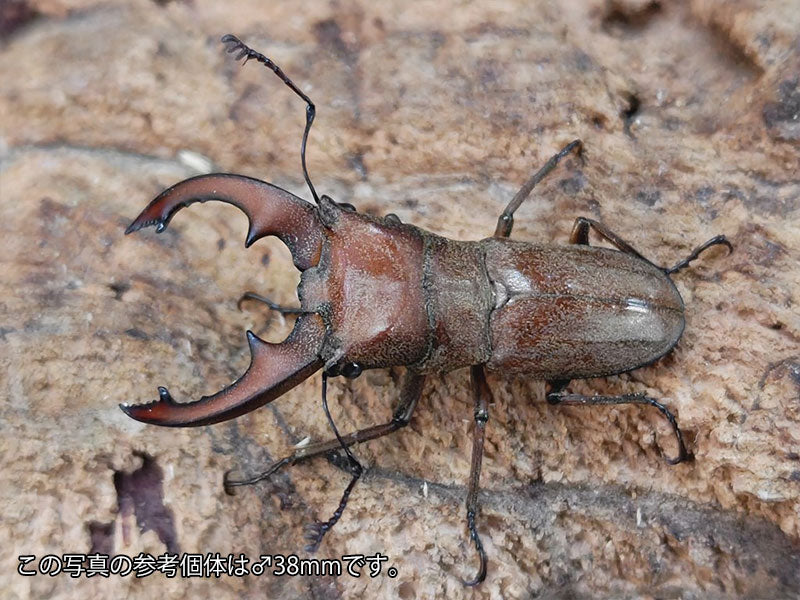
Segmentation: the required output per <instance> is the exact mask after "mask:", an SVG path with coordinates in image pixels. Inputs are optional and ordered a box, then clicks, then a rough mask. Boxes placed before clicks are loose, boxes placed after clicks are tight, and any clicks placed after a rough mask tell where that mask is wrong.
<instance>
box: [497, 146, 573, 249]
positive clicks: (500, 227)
mask: <svg viewBox="0 0 800 600" xmlns="http://www.w3.org/2000/svg"><path fill="white" fill-rule="evenodd" d="M576 148H577V152H578V154H580V153H581V152H582V151H583V142H581V141H580V140H573V141H571V142H570V143H569V144H567V145H566V146H564V147H563V148H562V149H561V150H560V151H559V152H558V154H556V155H555V156H553V157H551V158H550V160H548V161H547V162H546V163H545V165H544V166H543V167H542V168H541V169H539V170H538V171H537V172H536V173H534V174H533V176H532V177H531V178H530V179H528V181H526V182H525V183H524V184H522V187H521V188H520V189H519V191H518V192H517V193H516V194H514V197H513V198H512V199H511V202H509V203H508V205H507V206H506V208H505V210H504V211H503V213H502V214H501V215H500V216H499V217H498V218H497V227H496V228H495V230H494V237H499V238H506V237H508V236H510V235H511V229H512V228H513V227H514V213H515V212H516V211H517V209H518V208H519V207H520V205H521V204H522V203H523V202H524V201H525V199H526V198H527V197H528V196H530V194H531V192H532V191H533V188H534V187H536V184H537V183H539V182H540V181H541V180H542V179H544V178H545V177H546V176H547V174H548V173H550V171H552V170H553V169H555V168H556V165H557V164H558V163H559V162H561V159H562V158H564V157H565V156H566V155H567V154H569V153H570V152H572V151H573V150H574V149H576Z"/></svg>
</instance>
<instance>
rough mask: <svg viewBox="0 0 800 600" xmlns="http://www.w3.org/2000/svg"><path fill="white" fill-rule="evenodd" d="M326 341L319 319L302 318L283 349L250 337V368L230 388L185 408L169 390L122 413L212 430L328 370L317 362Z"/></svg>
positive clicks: (155, 422)
mask: <svg viewBox="0 0 800 600" xmlns="http://www.w3.org/2000/svg"><path fill="white" fill-rule="evenodd" d="M324 338H325V325H324V323H323V322H322V317H320V316H319V315H317V314H308V315H303V316H301V317H299V318H298V319H297V322H296V323H295V326H294V329H293V330H292V333H291V334H290V335H289V337H288V338H286V340H284V341H283V342H281V343H280V344H270V343H267V342H264V341H263V340H260V339H259V338H258V337H256V336H255V335H254V334H253V333H252V332H250V331H248V332H247V341H248V343H249V345H250V366H249V367H248V369H247V371H246V372H245V373H244V375H242V376H241V377H240V378H239V379H238V380H236V381H235V382H233V383H232V384H231V385H230V386H228V387H226V388H225V389H223V390H221V391H219V392H217V393H216V394H214V395H212V396H203V397H202V398H200V400H197V401H195V402H186V403H180V404H179V403H177V402H175V401H174V400H173V399H172V396H171V395H170V393H169V392H168V391H167V388H165V387H160V388H158V393H159V399H158V400H156V401H155V402H150V403H149V404H137V405H135V406H128V405H126V404H121V405H120V408H121V409H122V410H123V411H125V412H126V413H127V414H128V416H130V417H132V418H133V419H136V420H137V421H142V422H143V423H150V424H153V425H164V426H167V427H190V426H199V425H210V424H212V423H219V422H220V421H226V420H228V419H232V418H234V417H238V416H239V415H243V414H245V413H247V412H250V411H251V410H255V409H256V408H258V407H260V406H263V405H264V404H267V403H268V402H271V401H272V400H274V399H275V398H277V397H278V396H280V395H282V394H284V393H286V392H287V391H288V390H290V389H291V388H293V387H294V386H296V385H297V384H299V383H300V382H302V381H303V380H305V379H306V378H308V377H309V376H310V375H311V374H312V373H314V372H315V371H317V370H319V369H320V368H321V367H322V365H323V364H324V361H323V360H322V359H320V358H319V356H318V352H319V350H320V348H321V347H322V342H323V340H324Z"/></svg>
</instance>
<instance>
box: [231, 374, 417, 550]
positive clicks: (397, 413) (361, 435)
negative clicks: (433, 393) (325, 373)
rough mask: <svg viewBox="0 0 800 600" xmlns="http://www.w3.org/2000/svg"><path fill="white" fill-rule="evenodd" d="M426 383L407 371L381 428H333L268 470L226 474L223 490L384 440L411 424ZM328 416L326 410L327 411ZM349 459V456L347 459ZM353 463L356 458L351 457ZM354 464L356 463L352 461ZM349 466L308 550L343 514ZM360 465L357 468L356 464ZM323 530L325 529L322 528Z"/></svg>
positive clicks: (354, 470)
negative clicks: (340, 430) (323, 437)
mask: <svg viewBox="0 0 800 600" xmlns="http://www.w3.org/2000/svg"><path fill="white" fill-rule="evenodd" d="M424 383H425V377H424V376H423V375H418V374H416V373H412V372H410V371H409V372H407V373H406V376H405V379H404V380H403V383H402V386H401V389H400V401H399V402H398V404H397V407H396V408H395V410H394V413H393V415H392V419H391V420H390V421H389V422H387V423H383V424H380V425H373V426H372V427H365V428H364V429H359V430H358V431H354V432H352V433H350V434H348V435H344V436H340V435H339V433H338V431H337V430H336V428H335V426H334V433H336V437H335V438H333V439H330V440H326V441H323V442H317V443H315V444H309V445H308V446H303V447H301V448H297V449H296V450H295V451H294V452H293V453H292V454H290V455H289V456H285V457H284V458H282V459H280V460H278V461H276V462H274V463H273V464H272V465H270V467H269V468H268V469H267V470H266V471H264V472H262V473H259V474H258V475H255V476H254V477H250V478H248V479H242V480H231V479H228V473H226V474H225V491H226V492H228V493H229V494H232V493H233V488H234V487H238V486H243V485H252V484H254V483H258V482H259V481H263V480H264V479H267V478H269V477H270V476H272V475H273V474H274V473H276V472H277V471H279V470H280V469H281V468H283V467H285V466H287V465H294V464H297V463H299V462H301V461H304V460H308V459H310V458H314V457H315V456H322V455H327V454H330V453H332V452H335V451H337V450H338V449H340V448H348V447H349V446H352V445H354V444H360V443H362V442H366V441H369V440H374V439H377V438H379V437H383V436H384V435H388V434H390V433H393V432H395V431H397V430H398V429H401V428H403V427H405V426H406V425H408V424H409V422H410V421H411V415H412V414H413V412H414V409H415V408H416V406H417V402H418V401H419V399H420V396H421V395H422V388H423V384H424ZM326 414H327V411H326ZM348 458H349V457H348ZM353 460H354V461H355V458H353ZM355 462H356V464H357V462H358V461H355ZM350 465H351V467H353V468H352V469H351V474H352V475H353V479H351V481H350V484H348V486H347V488H346V489H345V492H344V494H343V495H342V499H341V501H340V502H339V506H338V508H337V509H336V511H335V512H334V515H333V517H332V518H331V519H329V520H328V521H326V522H325V523H316V524H314V525H312V527H313V528H314V531H313V532H312V533H313V540H311V541H312V543H311V544H310V545H309V549H310V550H315V549H316V547H317V546H319V543H320V542H321V541H322V538H323V537H324V535H325V533H327V532H328V531H329V530H330V528H331V527H333V525H334V524H335V523H336V521H338V520H339V517H341V515H342V512H343V511H344V508H345V506H346V505H347V500H348V499H349V496H350V492H351V491H352V490H353V487H354V486H355V483H356V481H358V477H359V476H360V473H358V476H356V472H358V468H356V467H354V465H353V463H352V462H351V463H350ZM359 466H360V465H359ZM323 527H324V529H323Z"/></svg>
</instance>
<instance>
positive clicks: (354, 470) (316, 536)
mask: <svg viewBox="0 0 800 600" xmlns="http://www.w3.org/2000/svg"><path fill="white" fill-rule="evenodd" d="M327 391H328V375H327V373H325V372H324V371H323V372H322V409H323V410H324V411H325V416H326V417H328V423H330V425H331V429H333V433H334V434H336V439H337V440H338V441H339V445H340V446H341V447H342V448H343V449H344V452H345V454H346V455H347V458H348V459H349V460H350V474H351V475H352V477H353V478H352V479H351V480H350V483H348V484H347V487H346V488H345V490H344V493H343V494H342V499H341V500H339V506H338V507H337V508H336V510H335V511H334V512H333V515H332V516H331V518H330V519H328V520H327V521H325V522H324V523H322V522H319V521H317V522H315V523H312V524H311V525H309V526H308V533H307V535H306V539H307V540H308V541H309V542H310V544H308V545H307V546H306V551H307V552H316V551H317V548H319V545H320V542H322V538H323V537H325V534H326V533H328V531H330V529H331V527H333V526H334V525H336V522H337V521H338V520H339V519H340V518H341V516H342V513H343V512H344V509H345V507H346V506H347V501H348V500H349V499H350V492H352V491H353V487H354V486H355V485H356V481H358V479H359V477H361V474H362V473H363V472H364V467H362V466H361V463H360V462H358V459H357V458H356V457H355V456H353V453H352V452H350V448H348V447H347V444H345V443H344V440H343V439H342V436H341V435H339V430H338V429H337V428H336V423H334V422H333V417H331V411H330V410H328V398H327Z"/></svg>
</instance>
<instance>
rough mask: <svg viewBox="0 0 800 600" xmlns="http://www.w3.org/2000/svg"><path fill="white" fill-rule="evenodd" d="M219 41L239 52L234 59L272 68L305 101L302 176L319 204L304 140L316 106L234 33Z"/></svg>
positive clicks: (265, 58) (276, 68)
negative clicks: (307, 165) (309, 169)
mask: <svg viewBox="0 0 800 600" xmlns="http://www.w3.org/2000/svg"><path fill="white" fill-rule="evenodd" d="M220 41H221V42H222V43H223V44H225V46H227V51H228V54H233V53H234V52H237V51H238V52H239V54H237V55H236V59H235V60H240V59H242V58H243V59H244V63H242V65H243V66H244V65H245V64H247V61H248V60H250V59H253V60H257V61H258V62H260V63H261V64H262V65H264V66H265V67H267V68H268V69H270V70H272V72H273V73H275V75H277V76H278V77H279V78H280V80H281V81H283V83H285V84H286V85H287V86H288V87H289V89H290V90H292V91H293V92H294V93H295V94H297V95H298V96H300V98H302V99H303V101H304V102H305V103H306V128H305V131H303V141H302V143H301V144H300V161H301V162H302V164H303V177H305V179H306V184H307V185H308V189H309V190H311V195H312V196H313V198H314V202H316V203H317V204H319V196H317V190H315V189H314V184H313V183H311V178H310V177H309V176H308V168H307V167H306V142H307V141H308V132H309V131H310V130H311V124H312V123H313V122H314V117H315V116H316V115H317V108H316V107H315V106H314V103H313V102H312V101H311V98H309V97H308V96H306V95H305V94H304V93H303V92H302V90H301V89H300V88H299V87H297V86H296V85H295V83H294V81H292V80H291V79H289V77H288V76H287V75H286V73H284V72H283V70H281V68H280V67H279V66H278V65H276V64H275V63H274V62H272V60H271V59H269V58H267V57H266V56H264V55H263V54H261V53H260V52H256V51H255V50H253V49H252V48H250V47H249V46H248V45H247V44H245V43H244V42H243V41H242V40H240V39H239V38H237V37H236V36H235V35H232V34H230V33H229V34H227V35H223V36H222V38H221V39H220Z"/></svg>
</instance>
